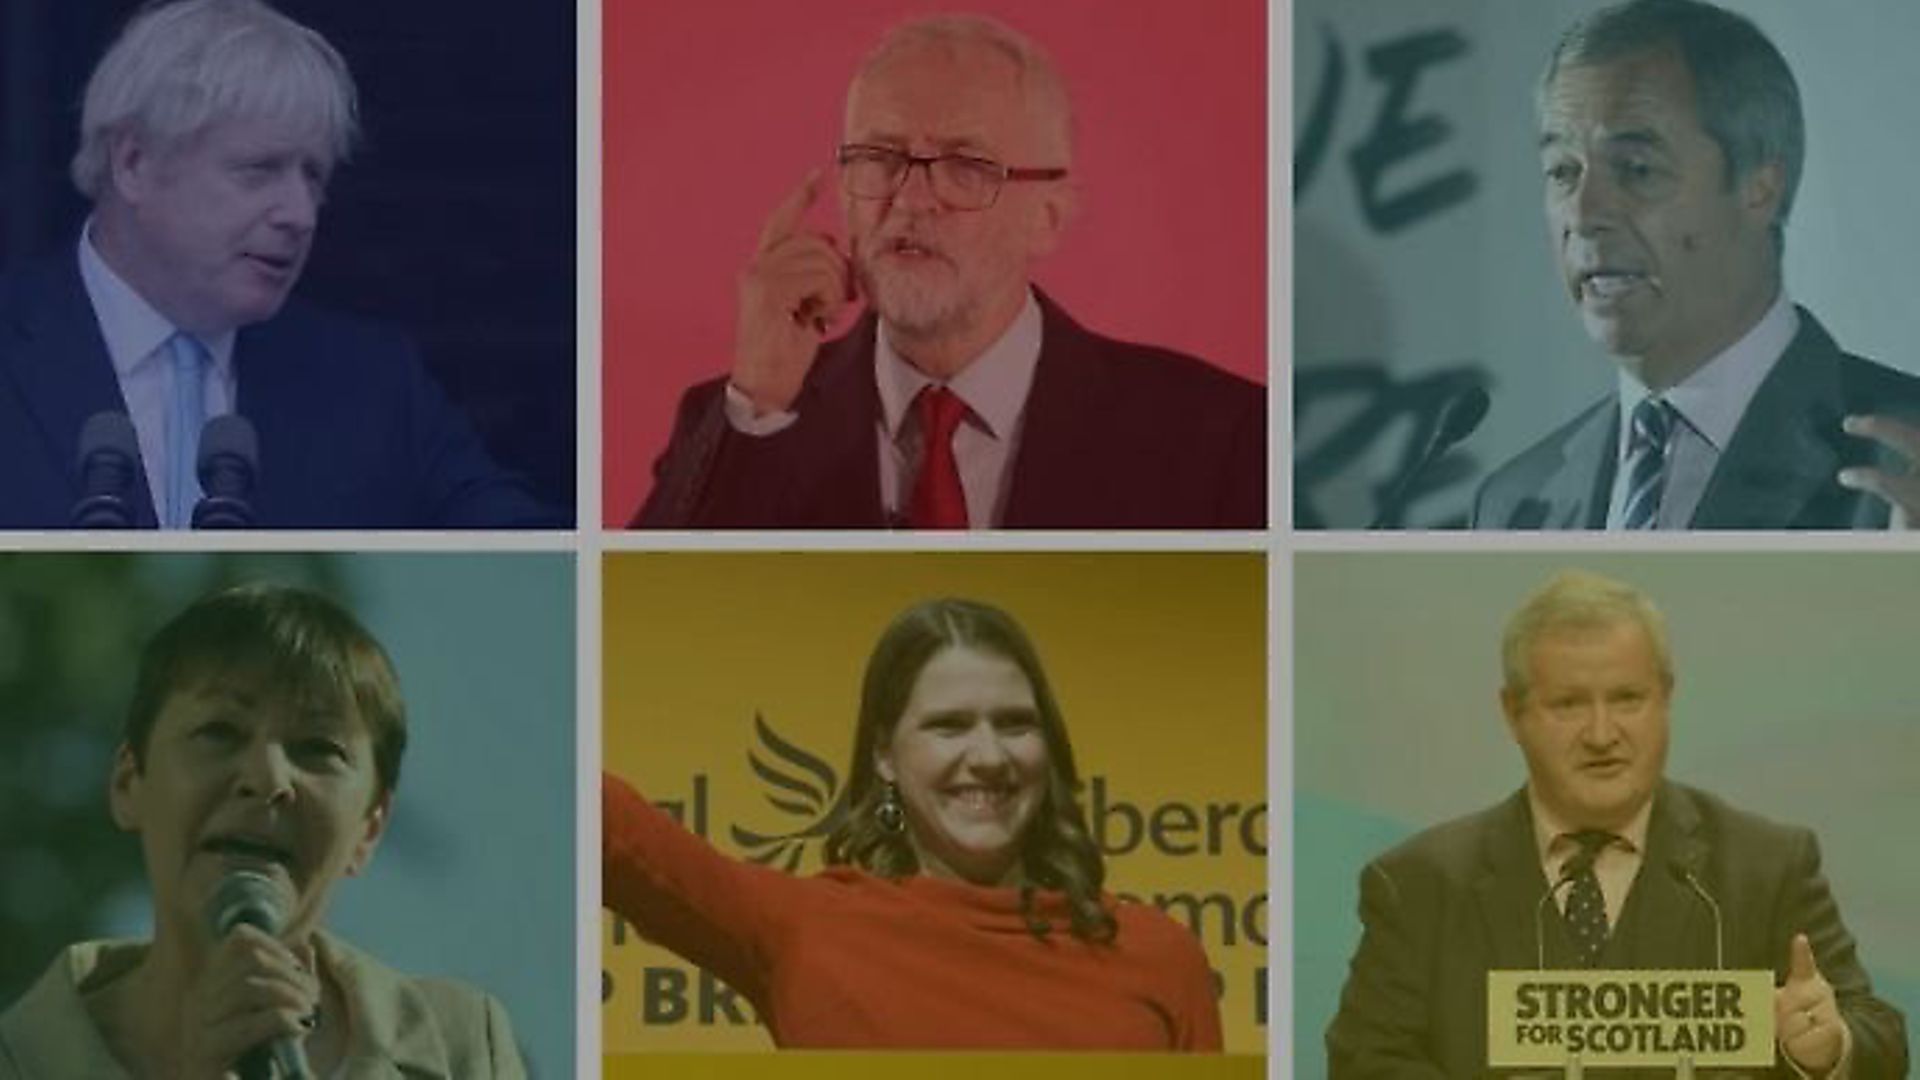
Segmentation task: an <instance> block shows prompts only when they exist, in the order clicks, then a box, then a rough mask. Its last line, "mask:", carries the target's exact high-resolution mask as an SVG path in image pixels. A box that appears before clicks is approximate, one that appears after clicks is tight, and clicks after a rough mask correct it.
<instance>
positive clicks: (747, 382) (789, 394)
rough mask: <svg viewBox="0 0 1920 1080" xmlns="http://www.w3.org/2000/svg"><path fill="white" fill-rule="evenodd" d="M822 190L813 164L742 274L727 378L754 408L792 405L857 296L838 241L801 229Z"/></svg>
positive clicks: (763, 232) (758, 410)
mask: <svg viewBox="0 0 1920 1080" xmlns="http://www.w3.org/2000/svg"><path fill="white" fill-rule="evenodd" d="M819 189H820V170H818V169H815V170H814V171H813V172H811V173H809V174H807V178H806V180H805V181H804V182H803V183H801V185H800V187H799V188H798V189H797V190H795V191H794V192H793V193H792V194H791V195H789V196H787V198H786V199H785V200H784V201H782V202H781V203H780V205H779V206H778V207H777V208H775V210H774V211H773V216H771V217H769V218H768V219H767V225H766V228H765V229H763V230H761V233H760V247H759V249H758V250H757V251H755V252H754V256H753V261H752V262H750V263H748V264H747V268H746V270H745V272H743V273H742V274H741V275H740V311H739V317H738V320H737V322H736V324H735V327H734V343H733V374H732V377H731V381H732V383H733V386H734V388H735V389H737V390H739V391H740V392H741V393H743V394H745V395H746V396H747V397H748V398H749V399H750V400H751V401H752V402H753V407H754V411H755V412H756V413H769V412H780V411H783V410H785V409H787V408H789V407H791V406H792V404H793V399H794V398H795V397H796V396H798V395H799V393H800V384H801V383H802V382H803V381H804V380H805V379H806V377H807V369H808V368H810V367H812V366H813V354H814V351H815V350H816V349H818V348H819V346H820V340H821V339H822V338H824V337H825V336H826V335H827V331H828V329H829V328H830V327H831V326H832V325H833V324H834V322H835V321H836V320H837V319H838V318H839V316H840V313H841V311H842V310H844V309H845V307H846V305H847V304H848V303H849V302H850V301H852V300H853V299H855V297H856V289H855V287H854V276H853V267H852V264H851V263H850V262H849V261H848V259H847V256H846V253H845V252H843V251H841V250H840V246H839V243H838V241H836V240H835V239H834V238H833V237H832V236H830V235H829V234H827V233H823V232H818V231H814V230H809V229H805V228H802V227H801V224H800V221H801V219H802V218H803V217H805V216H806V212H807V209H808V208H809V207H811V206H812V205H813V203H814V200H815V199H817V198H818V197H819Z"/></svg>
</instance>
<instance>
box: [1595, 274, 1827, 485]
mask: <svg viewBox="0 0 1920 1080" xmlns="http://www.w3.org/2000/svg"><path fill="white" fill-rule="evenodd" d="M1799 332H1800V313H1799V312H1798V311H1796V310H1794V306H1793V302H1792V301H1791V300H1789V299H1787V291H1786V290H1785V289H1782V290H1780V292H1779V293H1778V294H1777V295H1775V296H1774V298H1773V306H1772V307H1769V308H1768V309H1767V313H1766V314H1765V315H1762V316H1760V321H1759V322H1757V323H1754V324H1753V326H1752V327H1750V328H1749V329H1748V330H1747V332H1746V333H1745V334H1743V335H1741V337H1740V340H1738V341H1736V342H1734V343H1733V344H1732V345H1729V346H1727V347H1726V348H1725V349H1723V350H1721V351H1720V352H1719V353H1717V354H1715V355H1714V356H1713V358H1712V359H1710V360H1708V361H1707V362H1706V363H1704V364H1702V365H1700V367H1699V368H1697V369H1695V370H1694V372H1693V374H1691V375H1689V376H1687V377H1686V378H1685V379H1682V380H1681V381H1680V382H1679V383H1678V384H1676V385H1674V386H1673V387H1670V388H1669V389H1668V390H1667V392H1666V393H1664V394H1662V395H1660V396H1661V397H1662V398H1664V399H1665V400H1666V402H1667V403H1668V404H1669V405H1672V406H1673V407H1674V410H1675V411H1677V412H1678V413H1679V414H1680V417H1681V419H1682V420H1684V421H1686V424H1687V426H1688V427H1691V428H1692V429H1693V430H1695V431H1696V432H1699V433H1700V437H1701V438H1703V439H1705V440H1706V441H1707V443H1708V445H1710V446H1712V447H1713V449H1714V450H1715V451H1716V452H1718V451H1722V450H1725V449H1726V448H1727V442H1728V441H1729V440H1731V439H1732V438H1733V431H1734V429H1735V428H1736V427H1739V426H1740V415H1741V414H1742V413H1744V412H1746V411H1747V403H1748V402H1750V401H1752V400H1753V395H1754V394H1755V393H1756V392H1757V391H1758V390H1759V389H1760V384H1761V383H1762V382H1763V381H1765V379H1766V377H1767V372H1769V371H1772V370H1773V365H1774V363H1775V362H1776V361H1778V360H1779V359H1780V357H1781V356H1782V355H1784V354H1785V353H1786V351H1787V346H1788V345H1791V344H1793V337H1794V335H1795V334H1797V333H1799ZM1619 385H1620V392H1619V395H1618V397H1619V407H1620V430H1621V431H1628V430H1631V425H1632V418H1633V408H1634V406H1636V405H1638V404H1640V402H1641V401H1643V400H1645V399H1646V398H1648V397H1651V396H1653V392H1652V391H1651V390H1649V389H1647V386H1646V384H1645V383H1642V382H1641V381H1640V380H1639V379H1636V378H1634V377H1633V376H1632V375H1630V374H1628V373H1627V372H1626V371H1625V370H1624V369H1622V370H1621V372H1620V378H1619ZM1627 450H1628V440H1627V439H1624V438H1623V439H1621V440H1620V447H1619V453H1620V459H1621V460H1623V461H1624V460H1625V459H1626V454H1627Z"/></svg>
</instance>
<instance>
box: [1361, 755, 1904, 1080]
mask: <svg viewBox="0 0 1920 1080" xmlns="http://www.w3.org/2000/svg"><path fill="white" fill-rule="evenodd" d="M1678 867H1684V868H1686V869H1687V870H1688V871H1691V872H1692V873H1693V874H1694V876H1695V878H1696V880H1698V881H1699V882H1700V883H1701V885H1702V887H1703V888H1705V889H1706V891H1707V892H1708V893H1709V894H1710V895H1712V896H1713V897H1714V898H1715V901H1716V902H1717V903H1718V904H1719V905H1720V911H1721V919H1720V923H1719V931H1718V934H1716V929H1715V922H1714V918H1713V915H1712V913H1711V911H1710V909H1709V908H1708V907H1707V905H1706V902H1705V901H1703V900H1701V899H1700V898H1699V897H1698V896H1697V895H1696V894H1694V893H1693V891H1692V889H1691V887H1690V886H1689V885H1688V884H1687V883H1686V882H1685V880H1684V877H1683V876H1682V874H1681V873H1680V872H1678V870H1677V869H1676V868H1678ZM1546 891H1547V881H1546V877H1545V875H1544V874H1543V873H1542V872H1541V870H1540V859H1539V856H1538V854H1537V852H1536V849H1535V847H1534V836H1533V815H1532V811H1531V810H1530V809H1529V807H1528V804H1527V797H1526V792H1525V791H1524V790H1522V791H1520V792H1517V793H1515V794H1514V795H1513V797H1511V798H1509V799H1507V800H1506V801H1504V802H1502V803H1500V804H1499V805H1497V806H1494V807H1492V808H1491V809H1488V810H1483V811H1481V812H1480V813H1477V814H1473V815H1470V816H1468V817H1464V818H1459V819H1456V820H1454V821H1451V822H1448V823H1446V824H1444V825H1439V826H1436V827H1435V828H1432V829H1429V830H1427V831H1426V832H1423V833H1421V834H1419V835H1418V836H1415V837H1413V838H1412V839H1410V840H1408V841H1407V842H1406V843H1404V844H1401V845H1400V846H1399V847H1396V848H1394V849H1393V850H1392V851H1389V852H1387V853H1386V854H1385V855H1382V856H1381V857H1380V858H1378V859H1376V860H1374V861H1373V862H1372V863H1369V864H1368V865H1367V867H1366V869H1365V870H1364V871H1362V873H1361V878H1360V917H1361V922H1362V924H1363V925H1364V927H1365V930H1364V932H1363V935H1362V937H1361V939H1360V946H1359V948H1358V949H1357V950H1356V951H1355V952H1354V956H1353V966H1352V969H1351V971H1350V972H1349V974H1348V976H1347V984H1346V987H1345V988H1344V989H1343V990H1342V992H1341V995H1340V1011H1339V1013H1338V1015H1336V1016H1335V1017H1334V1021H1333V1023H1332V1025H1331V1026H1329V1027H1328V1029H1327V1064H1328V1070H1329V1072H1330V1074H1331V1075H1332V1076H1333V1077H1335V1078H1339V1080H1355V1078H1396V1080H1414V1078H1419V1080H1439V1078H1442V1077H1479V1076H1485V1075H1488V1070H1487V1068H1486V1055H1487V1048H1486V1036H1487V1016H1486V1011H1487V1009H1486V1007H1487V997H1486V973H1487V970H1488V969H1489V968H1535V967H1538V966H1539V953H1540V950H1541V949H1543V948H1544V950H1545V953H1546V966H1547V967H1549V968H1564V967H1577V966H1578V964H1577V963H1576V962H1575V961H1574V959H1573V957H1574V951H1573V945H1572V943H1571V941H1570V940H1569V938H1568V935H1567V933H1566V929H1565V923H1564V922H1563V921H1562V920H1561V919H1560V918H1559V916H1558V913H1557V912H1556V911H1555V910H1554V909H1552V908H1551V907H1547V908H1546V909H1545V912H1544V917H1542V918H1540V919H1539V920H1537V921H1536V918H1535V916H1536V913H1538V912H1541V911H1542V905H1541V898H1542V897H1544V896H1545V895H1546ZM1536 927H1539V928H1540V932H1539V933H1538V934H1536V932H1535V928H1536ZM1798 933H1805V934H1806V935H1807V939H1808V941H1809V942H1810V943H1811V944H1812V946H1813V954H1814V959H1815V961H1816V962H1817V963H1818V965H1819V968H1820V973H1821V974H1822V975H1824V976H1825V977H1826V979H1827V981H1828V982H1830V983H1832V984H1833V989H1834V994H1835V996H1836V997H1837V998H1838V999H1839V1004H1840V1013H1841V1015H1842V1016H1843V1017H1844V1018H1845V1020H1846V1023H1847V1026H1848V1028H1849V1029H1851V1031H1852V1033H1853V1051H1852V1053H1853V1056H1852V1059H1851V1061H1852V1075H1853V1077H1854V1080H1888V1078H1896V1077H1904V1076H1905V1075H1906V1069H1907V1040H1906V1023H1905V1021H1904V1020H1903V1018H1902V1017H1901V1015H1900V1012H1899V1010H1897V1009H1895V1008H1894V1007H1893V1006H1891V1005H1888V1004H1887V1003H1886V1002H1884V1001H1881V1000H1879V999H1878V998H1876V997H1874V996H1873V986H1872V984H1871V983H1870V982H1869V981H1868V979H1867V973H1866V970H1865V969H1864V968H1863V967H1862V966H1861V964H1860V960H1859V957H1858V956H1856V955H1855V951H1854V943H1853V936H1852V935H1851V934H1849V933H1848V932H1847V928H1846V926H1845V925H1844V924H1843V923H1842V922H1841V921H1840V910H1839V907H1838V906H1837V905H1836V904H1835V903H1834V899H1833V894H1832V893H1831V892H1830V891H1829V890H1828V889H1827V883H1826V879H1825V878H1824V877H1822V876H1821V873H1820V849H1819V844H1818V843H1817V842H1816V841H1815V839H1814V836H1813V834H1812V833H1811V832H1809V831H1807V830H1806V829H1801V828H1795V827H1791V826H1785V825H1777V824H1775V823H1773V822H1771V821H1767V820H1766V819H1764V818H1761V817H1758V816H1755V815H1753V814H1748V813H1745V812H1743V811H1740V810H1736V809H1734V808H1733V807H1731V806H1728V805H1727V804H1726V803H1725V802H1723V801H1721V800H1720V799H1717V798H1715V797H1714V796H1712V795H1709V794H1707V793H1705V792H1703V791H1699V790H1697V789H1694V788H1690V787H1686V786H1684V785H1681V784H1675V783H1663V784H1661V785H1660V787H1659V789H1658V790H1657V791H1656V792H1655V794H1654V802H1653V814H1652V817H1651V819H1650V822H1649V825H1648V830H1647V848H1646V852H1645V855H1644V857H1643V861H1642V864H1641V867H1640V871H1639V874H1638V875H1637V876H1636V877H1635V879H1634V883H1633V888H1632V890H1631V891H1630V892H1629V893H1628V894H1627V900H1626V904H1625V905H1624V906H1623V908H1622V909H1621V912H1620V918H1619V921H1618V923H1617V924H1616V925H1615V927H1614V929H1613V932H1612V934H1611V936H1610V937H1609V939H1608V941H1607V945H1606V950H1605V951H1604V952H1603V953H1602V954H1601V956H1600V963H1599V966H1601V967H1607V968H1689V967H1690V968H1711V967H1713V966H1714V962H1715V955H1714V954H1715V946H1716V936H1719V937H1723V938H1724V945H1725V952H1726V966H1727V967H1729V968H1749V969H1752V968H1768V969H1771V970H1772V971H1773V972H1774V974H1775V982H1776V983H1778V982H1779V981H1780V979H1782V978H1784V976H1785V973H1786V970H1787V966H1788V960H1789V949H1790V946H1791V943H1792V940H1793V936H1794V935H1795V934H1798ZM1605 1075H1607V1076H1617V1075H1621V1074H1620V1073H1618V1072H1608V1073H1606V1074H1605ZM1647 1075H1664V1076H1667V1077H1671V1076H1672V1075H1673V1070H1672V1069H1667V1070H1665V1071H1664V1073H1661V1072H1659V1071H1654V1072H1650V1073H1648V1074H1647ZM1770 1075H1777V1076H1780V1077H1791V1076H1794V1075H1795V1074H1794V1073H1793V1072H1792V1071H1791V1070H1790V1069H1789V1068H1788V1066H1787V1065H1785V1064H1784V1063H1783V1064H1780V1065H1778V1066H1777V1067H1776V1068H1775V1070H1774V1072H1773V1073H1772V1074H1770Z"/></svg>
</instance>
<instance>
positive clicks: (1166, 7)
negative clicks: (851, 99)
mask: <svg viewBox="0 0 1920 1080" xmlns="http://www.w3.org/2000/svg"><path fill="white" fill-rule="evenodd" d="M958 7H965V8H966V9H967V10H972V11H976V12H980V13H983V14H988V15H993V16H996V17H998V18H1001V19H1003V20H1005V21H1006V22H1007V23H1008V24H1010V25H1012V26H1014V27H1015V28H1017V29H1019V30H1021V31H1022V32H1024V33H1026V34H1027V35H1029V36H1030V37H1032V38H1033V39H1034V40H1036V41H1038V42H1039V43H1040V44H1041V45H1042V46H1043V47H1044V48H1046V49H1047V50H1048V51H1049V52H1050V53H1052V55H1053V57H1054V60H1055V61H1056V62H1057V63H1058V64H1059V66H1060V68H1061V69H1062V71H1063V73H1064V74H1065V76H1066V79H1067V85H1068V89H1069V91H1070V93H1071V94H1072V96H1073V102H1074V110H1075V118H1076V142H1075V147H1074V171H1075V173H1076V175H1077V178H1078V182H1079V187H1080V208H1079V214H1078V216H1077V217H1076V219H1075V220H1074V221H1073V222H1072V223H1071V224H1070V225H1069V226H1068V230H1067V233H1066V235H1065V237H1064V238H1063V240H1062V242H1061V246H1060V248H1059V250H1058V251H1057V252H1055V253H1054V254H1053V255H1051V256H1049V257H1048V258H1047V259H1046V260H1045V261H1044V262H1043V263H1041V264H1040V265H1039V267H1038V269H1037V271H1036V274H1035V279H1036V280H1037V281H1038V282H1039V283H1040V284H1041V285H1042V286H1043V287H1045V288H1046V289H1047V291H1048V292H1049V293H1050V294H1051V295H1053V296H1054V297H1055V298H1056V299H1058V300H1059V301H1060V302H1061V304H1062V305H1064V306H1065V307H1066V309H1067V310H1068V311H1069V312H1071V313H1072V314H1073V315H1074V317H1075V318H1077V319H1079V320H1080V321H1081V322H1082V323H1083V324H1085V325H1087V326H1088V327H1090V328H1092V329H1094V330H1096V331H1099V332H1100V333H1104V334H1107V335H1109V336H1112V337H1119V338H1125V339H1131V340H1136V341H1149V342H1153V343H1155V344H1161V345H1167V346H1170V347H1172V348H1176V349H1180V350H1182V351H1185V352H1190V353H1194V354H1196V355H1199V356H1202V357H1205V358H1206V359H1208V360H1210V361H1212V362H1213V363H1214V364H1216V365H1218V366H1220V367H1223V368H1226V369H1228V370H1231V371H1235V372H1238V373H1240V374H1242V375H1245V376H1247V377H1249V378H1252V379H1255V380H1258V381H1261V382H1264V381H1265V380H1266V374H1267V359H1266V354H1267V350H1266V306H1267V279H1266V234H1267V214H1266V198H1267V195H1266V191H1267V121H1266V101H1267V87H1266V52H1267V49H1266V41H1267V31H1266V4H1265V2H1264V0H959V2H958V3H956V2H952V0H949V2H947V3H940V2H938V0H605V10H604V15H603V27H602V30H603V42H604V46H605V55H604V57H603V64H602V79H603V86H604V92H605V101H604V110H603V114H602V116H603V124H604V129H605V130H604V132H603V140H604V141H603V146H604V148H605V158H604V170H605V172H604V174H603V178H602V193H603V194H602V199H603V211H604V222H605V225H604V234H603V243H604V248H603V252H602V257H603V267H602V285H603V297H604V301H603V302H604V304H605V308H604V321H603V324H602V329H603V339H602V340H603V353H602V365H601V371H602V379H603V392H602V397H601V403H602V408H603V410H604V413H603V415H602V422H603V438H604V453H605V465H604V469H603V472H602V484H603V485H604V486H603V488H602V498H603V500H604V507H605V509H604V514H605V519H606V523H607V524H608V525H609V526H613V527H618V526H621V525H624V524H625V523H626V522H627V521H628V520H629V519H630V518H631V516H632V515H633V513H634V511H635V510H636V509H638V507H639V505H640V503H641V501H642V500H643V499H644V498H645V497H646V494H647V491H648V490H649V489H650V488H651V486H652V482H653V480H652V464H653V459H654V457H655V456H656V455H657V454H658V453H659V452H660V451H661V449H662V448H664V447H665V445H666V441H667V435H668V432H669V431H670V430H671V426H672V421H673V409H674V405H675V403H676V402H677V401H678V400H679V396H680V393H681V391H683V390H684V389H685V388H686V387H687V386H688V385H690V384H691V383H693V382H695V381H698V380H700V379H703V378H709V377H712V376H716V375H721V374H724V373H725V372H726V370H727V367H728V364H729V358H730V355H731V349H732V338H733V317H734V287H735V280H736V278H737V276H738V275H739V272H740V270H741V268H742V267H743V266H744V265H745V264H746V261H747V259H748V258H749V257H750V256H751V254H752V251H753V247H754V243H755V241H756V239H757V238H758V236H759V232H760V228H761V225H762V224H763V223H764V221H765V219H766V217H767V215H768V214H769V213H770V212H771V211H772V209H773V208H774V206H775V205H776V204H777V203H779V201H780V200H781V199H782V198H783V197H784V196H785V195H786V194H787V193H788V192H790V191H792V190H793V189H794V188H795V187H796V186H798V184H799V182H800V180H801V178H802V177H803V176H804V175H805V174H806V172H807V170H808V169H810V168H813V167H816V166H822V165H826V164H828V163H829V162H830V160H831V156H832V152H833V147H834V146H835V145H836V144H837V143H838V142H839V139H840V126H841V114H842V108H843V106H844V104H845V97H846V87H847V81H848V79H849V78H850V77H851V76H852V74H853V70H854V68H855V67H856V66H857V65H858V63H859V61H860V59H861V58H862V57H863V56H864V55H865V54H866V53H867V51H868V50H869V49H871V48H872V47H873V45H874V43H875V42H877V41H878V40H879V38H880V36H881V34H882V33H883V32H884V31H885V30H886V29H887V28H888V27H889V26H892V25H893V24H895V23H897V22H900V21H902V20H904V19H906V18H908V17H911V16H913V15H916V14H930V13H936V12H941V11H950V10H955V9H956V8H958ZM813 217H814V219H815V220H817V222H818V223H819V224H820V225H821V226H823V227H827V228H831V229H834V230H835V231H836V232H841V233H842V234H843V235H844V230H842V229H841V226H840V222H839V210H838V198H837V193H835V192H834V191H833V189H832V188H831V187H827V188H826V189H825V190H823V192H822V198H821V200H820V203H819V204H818V205H817V206H816V207H815V208H814V211H813Z"/></svg>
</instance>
